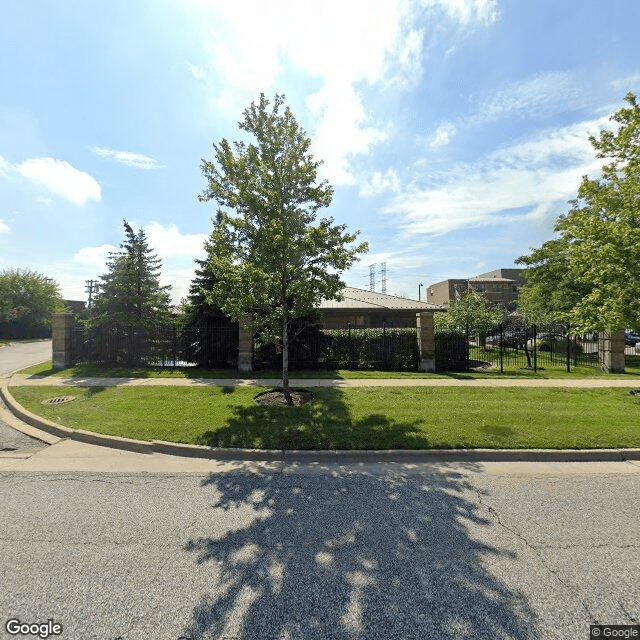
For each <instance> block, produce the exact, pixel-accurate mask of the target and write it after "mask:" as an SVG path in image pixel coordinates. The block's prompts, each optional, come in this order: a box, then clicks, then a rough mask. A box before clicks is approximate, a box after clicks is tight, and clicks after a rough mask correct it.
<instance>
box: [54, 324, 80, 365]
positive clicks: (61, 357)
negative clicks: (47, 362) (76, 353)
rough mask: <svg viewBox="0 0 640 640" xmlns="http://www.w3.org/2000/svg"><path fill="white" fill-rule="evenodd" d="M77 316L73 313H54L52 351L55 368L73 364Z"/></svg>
mask: <svg viewBox="0 0 640 640" xmlns="http://www.w3.org/2000/svg"><path fill="white" fill-rule="evenodd" d="M75 326H76V316H75V314H73V313H54V314H53V316H52V318H51V338H52V341H51V351H52V360H53V368H54V369H64V368H65V367H69V366H71V365H72V364H73V352H72V347H73V330H74V328H75Z"/></svg>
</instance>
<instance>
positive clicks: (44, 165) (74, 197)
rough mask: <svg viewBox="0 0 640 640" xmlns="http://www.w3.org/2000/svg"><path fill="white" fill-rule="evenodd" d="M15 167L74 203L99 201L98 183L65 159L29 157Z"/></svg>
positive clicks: (100, 196) (24, 174)
mask: <svg viewBox="0 0 640 640" xmlns="http://www.w3.org/2000/svg"><path fill="white" fill-rule="evenodd" d="M15 169H16V170H17V171H18V173H20V174H21V175H23V176H24V177H25V178H28V179H29V180H31V181H32V182H35V183H36V184H40V185H42V186H44V187H45V188H47V189H48V190H49V191H51V192H52V193H54V194H56V195H58V196H61V197H63V198H65V199H67V200H69V201H70V202H73V203H74V204H77V205H79V206H84V205H85V204H86V203H87V202H88V201H89V200H95V201H100V199H101V198H102V193H101V190H100V185H99V184H98V182H97V181H96V180H95V178H93V176H91V175H89V174H88V173H85V172H84V171H80V170H79V169H76V168H75V167H73V166H72V165H70V164H69V163H68V162H66V161H65V160H56V159H54V158H31V159H29V160H25V161H24V162H21V163H20V164H19V165H17V166H16V167H15Z"/></svg>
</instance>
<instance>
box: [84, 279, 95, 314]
mask: <svg viewBox="0 0 640 640" xmlns="http://www.w3.org/2000/svg"><path fill="white" fill-rule="evenodd" d="M85 283H86V285H87V288H86V291H87V293H88V294H89V302H88V303H87V309H91V299H92V297H93V294H94V293H98V281H97V280H85Z"/></svg>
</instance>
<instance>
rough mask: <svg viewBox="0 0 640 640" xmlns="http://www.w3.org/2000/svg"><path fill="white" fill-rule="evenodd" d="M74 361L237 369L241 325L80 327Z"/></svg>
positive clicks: (73, 356)
mask: <svg viewBox="0 0 640 640" xmlns="http://www.w3.org/2000/svg"><path fill="white" fill-rule="evenodd" d="M72 360H73V362H74V363H75V364H78V363H93V364H99V365H127V366H158V367H176V366H194V365H196V366H200V367H203V368H210V369H211V368H216V367H221V368H226V367H236V366H237V361H238V328H237V325H235V326H234V325H225V326H200V327H179V326H176V325H159V326H155V327H149V328H144V329H129V328H126V327H120V326H111V327H100V328H95V329H88V328H85V327H76V329H75V332H74V336H73V347H72Z"/></svg>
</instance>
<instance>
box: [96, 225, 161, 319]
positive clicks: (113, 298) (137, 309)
mask: <svg viewBox="0 0 640 640" xmlns="http://www.w3.org/2000/svg"><path fill="white" fill-rule="evenodd" d="M124 229H125V236H126V237H125V241H124V242H123V243H122V244H121V245H120V250H119V251H116V252H112V253H110V254H109V258H108V261H107V267H108V271H107V273H106V274H104V275H102V276H100V284H99V286H98V293H97V295H96V297H95V300H94V302H93V304H92V308H91V318H90V325H91V326H92V327H98V326H106V325H112V326H118V327H122V328H126V329H143V328H149V327H152V326H155V325H157V324H159V323H162V322H166V321H168V319H169V291H170V289H171V286H170V285H164V286H162V285H160V266H161V260H160V258H158V257H157V255H156V254H155V253H154V252H153V250H152V249H151V247H149V243H148V241H147V237H146V234H145V232H144V230H143V229H142V228H141V229H140V230H139V231H138V232H137V233H135V232H134V230H133V229H132V228H131V226H130V225H129V224H128V223H127V221H126V220H125V221H124Z"/></svg>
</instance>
